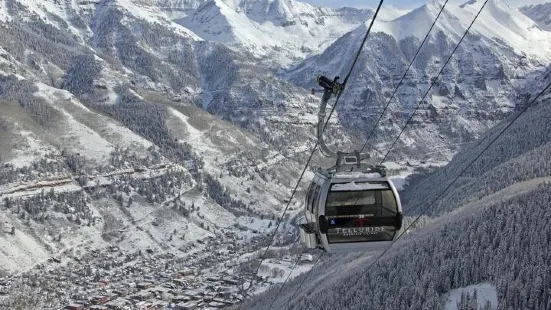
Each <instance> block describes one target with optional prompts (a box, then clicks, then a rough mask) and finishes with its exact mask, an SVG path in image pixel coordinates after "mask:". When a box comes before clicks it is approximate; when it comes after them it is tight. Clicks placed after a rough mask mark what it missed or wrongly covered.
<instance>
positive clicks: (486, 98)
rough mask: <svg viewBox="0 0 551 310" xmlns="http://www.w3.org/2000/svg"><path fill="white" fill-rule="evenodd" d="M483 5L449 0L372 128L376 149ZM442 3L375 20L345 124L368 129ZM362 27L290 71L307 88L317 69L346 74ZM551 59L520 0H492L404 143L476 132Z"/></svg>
mask: <svg viewBox="0 0 551 310" xmlns="http://www.w3.org/2000/svg"><path fill="white" fill-rule="evenodd" d="M482 3H483V1H470V2H468V3H465V4H463V5H460V6H457V5H453V4H452V3H450V4H448V6H446V8H445V9H444V12H443V14H442V15H441V16H440V19H439V21H438V22H437V24H436V26H435V29H433V31H432V32H431V36H430V39H429V41H428V42H427V43H426V44H425V46H424V47H423V48H422V50H421V53H420V54H419V56H418V57H417V59H416V61H415V62H414V64H413V66H412V68H411V70H410V72H409V73H408V75H407V77H406V79H405V81H404V83H403V85H402V86H401V87H400V89H399V90H398V92H397V94H396V98H395V99H393V101H392V103H391V105H390V109H389V111H387V113H386V115H385V117H384V118H383V120H382V122H381V124H380V128H379V129H378V130H377V131H376V134H377V137H376V139H374V140H372V141H373V142H375V143H376V145H375V148H376V150H378V151H380V152H384V151H385V149H386V148H387V146H388V141H389V139H388V137H395V136H397V134H398V132H399V131H400V130H401V127H402V126H403V125H404V124H405V120H406V119H407V118H408V117H409V115H410V114H411V113H412V111H413V109H414V107H415V106H417V104H418V102H419V101H420V100H421V98H422V96H423V95H424V94H425V92H426V90H427V88H428V87H429V84H430V83H431V81H432V79H433V78H434V77H435V76H436V75H437V73H438V72H439V71H440V69H441V67H442V66H443V64H444V62H445V61H446V59H447V58H448V57H449V55H450V54H451V52H452V50H453V48H454V47H455V44H456V43H457V42H458V40H459V39H460V37H461V36H462V35H463V33H464V31H465V30H466V28H467V27H468V25H469V24H470V23H471V21H472V19H473V18H474V14H475V13H476V11H477V10H478V9H479V8H480V6H481V5H482ZM441 7H442V3H440V2H431V3H429V4H426V5H424V6H422V7H420V8H418V9H415V10H413V11H411V12H409V13H407V14H405V15H403V16H401V17H399V18H397V19H395V20H392V21H377V22H376V23H375V26H374V31H375V32H374V33H373V35H372V37H371V38H370V39H369V40H368V42H367V43H366V45H365V48H364V50H363V52H362V54H361V55H360V58H359V61H358V63H357V65H356V68H355V69H354V71H353V72H352V76H351V80H350V81H349V82H348V86H347V90H346V91H345V93H344V95H343V97H342V99H341V104H340V106H339V107H338V109H337V111H339V112H340V114H339V115H340V119H341V122H342V123H343V124H346V126H348V129H349V130H355V131H359V132H362V133H367V132H369V131H370V130H371V128H372V126H373V125H374V123H375V120H376V119H377V118H378V116H379V113H380V111H382V109H383V107H384V105H385V104H386V103H387V101H388V100H389V98H390V96H391V94H392V92H393V90H394V87H395V85H397V84H398V82H399V79H400V78H401V77H402V75H403V73H404V72H405V70H406V68H407V65H408V64H409V62H410V61H411V60H412V58H413V56H414V53H415V51H416V50H417V48H418V46H419V44H420V42H421V40H422V38H423V37H424V35H425V33H426V32H427V31H428V29H429V27H430V25H431V23H432V22H433V21H434V19H435V18H436V16H437V14H438V12H439V10H440V8H441ZM411 25H416V27H411ZM366 27H367V24H366V25H362V26H361V27H359V28H357V29H356V30H354V31H352V32H350V33H347V34H346V35H344V36H343V37H342V38H340V39H339V40H337V41H336V42H335V43H334V44H332V45H331V46H330V47H328V48H327V49H326V50H325V51H324V52H323V53H321V54H319V55H316V56H313V57H311V58H308V59H306V60H305V61H303V62H302V63H300V64H298V65H296V66H294V67H293V68H291V69H290V70H289V71H288V72H287V73H286V75H285V76H286V77H287V78H288V79H289V80H291V81H293V82H294V83H296V84H297V85H300V86H304V87H307V88H310V87H314V86H315V85H314V82H315V81H314V78H313V77H314V76H315V75H316V74H318V73H323V74H326V75H329V76H336V75H340V76H344V75H345V73H346V72H347V71H348V69H349V67H350V65H351V61H352V58H353V54H354V53H355V51H356V49H357V48H358V44H359V42H360V40H361V38H362V37H363V35H364V33H365V31H366ZM550 60H551V33H549V32H546V31H542V30H541V29H539V28H538V27H536V26H535V24H534V22H533V21H532V20H530V19H529V18H527V17H526V16H524V15H523V14H521V13H520V12H518V10H517V9H516V8H513V7H510V6H508V5H506V4H505V3H503V2H501V1H497V0H496V1H489V2H488V4H487V5H486V7H485V8H484V10H483V11H482V13H481V14H480V17H479V19H478V20H477V21H476V22H475V24H474V25H473V27H472V29H471V32H470V34H469V35H468V36H467V37H466V38H465V40H464V41H463V43H462V44H461V46H460V47H459V49H458V50H457V52H456V53H455V55H454V56H453V58H452V59H451V62H450V63H449V64H448V66H447V67H446V69H445V70H444V72H443V75H442V76H441V77H440V78H439V79H438V80H437V82H436V84H435V87H433V88H432V90H431V92H430V93H429V96H428V97H427V98H426V100H425V101H424V102H423V104H422V109H421V111H419V112H418V113H417V114H416V117H415V118H414V120H413V124H411V126H410V127H409V128H408V131H407V132H406V134H405V135H404V136H403V137H402V138H403V139H402V140H401V143H400V144H399V148H400V149H401V150H406V151H407V150H408V149H410V150H411V149H415V150H416V151H417V152H418V151H420V150H421V149H419V147H421V148H423V146H425V145H434V144H435V143H436V144H451V143H457V142H461V141H462V140H463V139H465V138H467V139H471V138H472V137H476V136H478V135H479V134H480V133H481V132H483V131H484V130H486V129H487V128H489V126H491V125H492V124H495V122H497V121H499V120H500V119H501V118H502V117H503V116H505V115H506V114H508V113H509V112H510V111H511V110H512V109H514V106H515V103H516V102H517V98H518V97H521V96H522V93H523V91H522V89H523V86H522V85H524V83H525V81H526V79H527V77H528V76H529V75H530V73H531V72H533V71H534V70H535V69H537V68H540V67H542V66H545V65H547V64H549V62H550ZM528 80H529V79H528ZM345 120H346V121H345ZM422 152H423V151H422V150H421V154H422ZM418 154H419V153H418Z"/></svg>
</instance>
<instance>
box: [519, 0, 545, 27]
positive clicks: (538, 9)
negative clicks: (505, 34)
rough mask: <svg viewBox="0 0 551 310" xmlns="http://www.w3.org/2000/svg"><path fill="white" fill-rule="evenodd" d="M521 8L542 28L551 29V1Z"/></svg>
mask: <svg viewBox="0 0 551 310" xmlns="http://www.w3.org/2000/svg"><path fill="white" fill-rule="evenodd" d="M519 10H520V11H521V12H522V13H524V14H525V15H526V16H528V17H530V18H531V19H533V20H534V21H535V22H536V23H537V24H538V26H539V27H540V28H541V29H543V30H547V31H551V3H543V4H537V5H529V6H523V7H521V8H519Z"/></svg>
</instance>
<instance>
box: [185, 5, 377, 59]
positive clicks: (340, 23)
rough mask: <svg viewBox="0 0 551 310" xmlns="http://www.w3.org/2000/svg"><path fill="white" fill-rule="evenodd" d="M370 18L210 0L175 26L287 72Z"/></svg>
mask: <svg viewBox="0 0 551 310" xmlns="http://www.w3.org/2000/svg"><path fill="white" fill-rule="evenodd" d="M372 15H373V12H372V11H370V10H359V9H353V8H342V9H327V8H320V7H315V6H312V5H310V4H307V3H303V2H298V1H295V0H260V1H257V0H242V1H230V0H209V1H207V2H205V3H204V4H203V5H202V6H201V7H199V8H198V9H197V10H196V11H195V12H194V13H193V14H190V15H189V16H187V17H185V18H183V19H181V20H178V21H177V22H178V23H180V24H182V25H184V26H186V27H187V28H189V29H191V30H192V31H193V32H195V33H196V34H197V35H199V36H200V37H202V38H203V39H205V40H209V41H217V42H221V43H224V44H227V45H228V46H230V47H244V48H245V49H247V50H249V51H251V52H252V53H253V54H254V55H255V56H257V57H263V58H266V59H267V60H268V61H270V62H274V63H276V64H278V65H283V66H289V65H292V64H293V63H296V62H297V61H299V60H301V59H304V58H305V57H306V56H309V55H312V54H315V53H318V52H321V51H323V50H324V49H325V48H326V47H327V46H329V44H331V43H333V41H335V40H336V39H337V38H339V37H340V36H342V35H343V34H344V33H346V32H348V31H350V30H352V29H354V28H356V27H357V26H358V25H360V24H361V23H363V22H365V21H366V20H367V19H368V18H370V17H371V16H372Z"/></svg>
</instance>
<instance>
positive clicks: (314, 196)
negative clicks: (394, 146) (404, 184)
mask: <svg viewBox="0 0 551 310" xmlns="http://www.w3.org/2000/svg"><path fill="white" fill-rule="evenodd" d="M342 193H351V194H352V195H356V196H357V197H358V198H357V199H353V200H355V202H359V201H360V199H363V200H366V199H373V203H374V204H373V205H374V206H375V205H376V204H375V198H374V197H376V196H377V197H379V198H378V199H379V200H380V201H377V203H387V205H388V206H390V208H383V205H381V206H380V207H378V208H379V209H381V210H380V211H381V212H386V213H387V214H388V216H386V217H384V218H385V219H386V222H385V225H370V221H371V222H372V223H377V219H378V217H377V216H376V215H375V214H373V212H372V213H368V212H362V211H360V212H354V211H352V213H361V214H344V213H346V210H349V211H350V210H351V209H353V208H355V207H358V206H359V205H363V207H361V208H359V207H358V208H359V209H366V206H367V207H368V205H367V204H362V203H353V204H351V205H344V206H338V207H335V206H334V204H335V200H336V201H338V198H339V197H338V195H341V194H342ZM362 195H363V196H362ZM341 196H343V195H341ZM383 196H384V197H386V198H387V199H386V202H381V201H382V198H381V197H383ZM336 197H337V198H336ZM328 199H329V200H331V201H330V202H331V204H330V205H329V207H328ZM305 205H306V210H305V214H306V217H305V222H303V224H302V225H301V226H300V234H301V240H302V242H303V243H304V244H305V245H306V246H307V247H308V248H323V249H324V250H325V251H326V252H356V251H370V250H381V249H384V248H386V247H387V246H389V244H390V243H392V241H393V240H394V239H395V238H396V236H397V232H398V230H399V227H396V225H397V224H396V222H395V221H392V216H395V217H396V218H398V217H399V218H400V219H399V223H400V224H399V226H401V216H402V206H401V203H400V197H399V195H398V192H397V190H396V188H395V187H394V184H393V183H392V181H391V180H390V179H389V178H388V177H383V176H382V175H381V174H379V173H363V172H335V173H331V174H327V173H320V172H316V173H315V176H314V178H313V179H312V182H311V184H310V187H309V188H308V192H307V194H306V198H305ZM358 208H355V209H358ZM382 209H385V210H382ZM335 210H337V211H335ZM342 210H344V211H345V212H341V211H342ZM341 213H343V214H341ZM364 213H365V214H364ZM380 214H382V213H380ZM320 216H323V218H322V219H327V220H326V221H325V223H321V226H322V227H321V229H320V221H321V220H322V219H320ZM379 218H383V217H379ZM356 221H357V222H359V225H353V224H352V225H353V226H352V227H351V226H350V225H351V224H350V223H351V222H356ZM364 221H365V222H367V224H366V225H364ZM339 222H344V223H346V224H345V226H346V227H340V226H339ZM324 225H325V227H326V229H324V228H323V226H324Z"/></svg>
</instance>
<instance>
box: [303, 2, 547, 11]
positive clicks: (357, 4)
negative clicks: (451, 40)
mask: <svg viewBox="0 0 551 310" xmlns="http://www.w3.org/2000/svg"><path fill="white" fill-rule="evenodd" d="M299 1H302V2H308V3H311V4H314V5H319V6H325V7H343V6H352V7H362V8H364V7H369V8H376V7H377V5H378V4H379V0H299ZM452 1H455V2H458V3H464V2H467V0H452ZM503 1H504V2H505V3H508V4H511V5H514V6H523V5H528V4H538V3H545V2H551V1H550V0H503ZM427 2H429V1H427V0H386V1H385V2H384V4H383V6H393V7H396V8H405V9H411V8H416V7H418V6H421V5H423V4H424V3H427ZM442 2H443V1H442Z"/></svg>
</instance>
